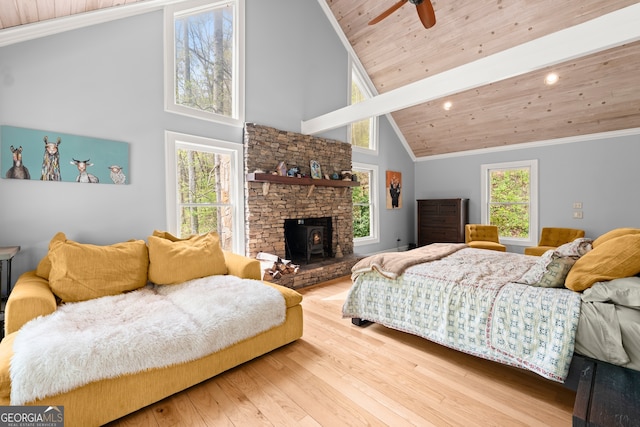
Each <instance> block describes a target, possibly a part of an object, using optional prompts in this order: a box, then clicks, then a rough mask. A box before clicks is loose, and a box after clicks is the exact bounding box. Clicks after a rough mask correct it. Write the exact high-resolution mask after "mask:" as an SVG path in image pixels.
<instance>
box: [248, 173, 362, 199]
mask: <svg viewBox="0 0 640 427" xmlns="http://www.w3.org/2000/svg"><path fill="white" fill-rule="evenodd" d="M247 181H249V182H262V183H263V187H262V193H263V194H264V195H265V196H266V195H267V194H268V193H269V184H287V185H310V186H311V188H309V193H308V194H307V197H309V196H310V195H311V193H312V192H313V189H314V188H315V187H316V186H321V187H342V188H344V190H345V191H346V190H347V188H348V187H358V186H360V183H359V182H357V181H342V180H337V179H313V178H297V177H293V176H281V175H273V174H269V173H249V174H247Z"/></svg>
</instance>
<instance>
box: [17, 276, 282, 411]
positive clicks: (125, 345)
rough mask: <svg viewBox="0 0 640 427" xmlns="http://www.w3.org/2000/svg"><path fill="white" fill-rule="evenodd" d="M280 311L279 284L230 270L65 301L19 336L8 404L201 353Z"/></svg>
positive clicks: (278, 317)
mask: <svg viewBox="0 0 640 427" xmlns="http://www.w3.org/2000/svg"><path fill="white" fill-rule="evenodd" d="M285 312H286V305H285V301H284V297H283V296H282V294H281V293H280V292H278V290H276V289H274V288H272V287H270V286H266V285H265V284H263V283H261V282H259V281H257V280H249V279H240V278H238V277H235V276H210V277H204V278H202V279H195V280H191V281H188V282H185V283H183V284H181V285H172V286H152V285H150V286H147V287H145V288H142V289H139V290H137V291H134V292H129V293H125V294H122V295H116V296H108V297H103V298H97V299H93V300H89V301H83V302H78V303H69V304H64V305H62V306H61V307H59V308H58V310H57V311H55V312H54V313H52V314H50V315H48V316H41V317H38V318H36V319H33V320H32V321H30V322H29V323H27V324H25V325H24V326H23V327H22V329H20V332H19V333H18V335H17V336H16V339H15V342H14V345H13V351H14V355H13V358H12V359H11V367H10V376H11V404H12V405H22V404H24V403H27V402H31V401H33V400H35V399H38V398H44V397H46V396H51V395H55V394H58V393H62V392H65V391H69V390H72V389H74V388H76V387H79V386H82V385H84V384H88V383H90V382H93V381H97V380H101V379H105V378H114V377H117V376H120V375H124V374H129V373H135V372H139V371H142V370H146V369H151V368H160V367H165V366H169V365H173V364H177V363H182V362H187V361H190V360H195V359H198V358H201V357H204V356H206V355H208V354H211V353H214V352H216V351H218V350H221V349H224V348H226V347H228V346H230V345H232V344H234V343H237V342H239V341H242V340H243V339H246V338H250V337H252V336H255V335H257V334H259V333H260V332H263V331H266V330H268V329H270V328H272V327H274V326H277V325H280V324H282V323H283V322H284V320H285V316H286V313H285Z"/></svg>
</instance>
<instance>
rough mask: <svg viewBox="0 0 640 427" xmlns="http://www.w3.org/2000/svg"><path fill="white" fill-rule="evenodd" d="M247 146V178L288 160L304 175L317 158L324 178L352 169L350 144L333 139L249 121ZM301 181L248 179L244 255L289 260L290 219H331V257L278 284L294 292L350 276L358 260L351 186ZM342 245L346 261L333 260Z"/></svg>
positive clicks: (306, 267)
mask: <svg viewBox="0 0 640 427" xmlns="http://www.w3.org/2000/svg"><path fill="white" fill-rule="evenodd" d="M244 148H245V150H244V152H245V154H244V155H245V173H246V174H249V173H253V172H256V171H264V172H267V173H271V172H272V171H275V170H276V168H277V166H278V164H279V163H280V162H284V163H286V166H287V168H292V167H298V168H299V169H300V172H301V173H302V174H305V175H310V172H311V169H310V162H311V161H312V160H315V161H317V162H318V163H320V168H321V173H322V175H323V176H324V175H325V174H328V175H332V174H333V173H334V172H335V173H338V174H339V173H340V172H341V171H345V170H351V145H350V144H347V143H344V142H340V141H336V140H332V139H327V138H320V137H315V136H311V135H302V134H299V133H295V132H287V131H281V130H278V129H274V128H271V127H266V126H260V125H256V124H252V123H247V124H246V125H245V129H244ZM297 179H298V178H295V177H292V178H288V179H286V180H284V181H285V182H276V183H270V184H269V185H268V187H265V186H264V185H263V184H262V183H261V182H251V181H248V180H246V181H245V200H246V203H245V232H246V236H247V246H246V250H245V252H246V254H247V255H248V256H250V257H255V256H256V255H257V254H258V253H259V252H267V253H271V254H275V255H277V256H279V257H281V258H284V259H286V250H285V239H284V235H285V233H284V224H285V220H286V219H303V218H320V217H330V218H331V219H332V227H331V229H332V230H331V233H332V235H331V239H330V241H331V244H332V248H331V251H330V255H331V256H330V257H328V258H326V259H322V260H320V261H316V262H313V263H309V264H308V265H305V264H304V263H301V268H300V270H299V271H298V273H297V274H289V275H283V276H282V277H281V278H279V279H277V280H273V281H274V282H275V283H279V284H283V285H285V286H288V287H291V288H301V287H304V286H308V285H312V284H315V283H319V282H321V281H326V280H331V279H334V278H336V277H341V276H345V275H348V274H350V272H351V267H352V266H353V265H354V264H355V263H356V262H357V261H358V258H357V257H356V256H353V210H352V209H353V208H352V202H351V188H350V187H331V186H322V185H316V186H314V187H313V188H311V187H310V186H308V185H300V184H298V183H296V180H297ZM298 182H300V181H298ZM337 245H340V252H342V254H343V255H344V256H343V257H342V258H335V257H333V256H334V254H336V249H337Z"/></svg>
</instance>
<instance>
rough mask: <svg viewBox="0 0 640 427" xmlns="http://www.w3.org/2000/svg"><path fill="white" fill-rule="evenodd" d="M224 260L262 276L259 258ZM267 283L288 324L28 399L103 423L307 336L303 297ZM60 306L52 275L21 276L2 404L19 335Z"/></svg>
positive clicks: (1, 369)
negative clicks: (175, 360)
mask: <svg viewBox="0 0 640 427" xmlns="http://www.w3.org/2000/svg"><path fill="white" fill-rule="evenodd" d="M224 261H225V264H226V267H227V274H231V275H234V276H238V277H241V278H248V279H258V280H259V279H261V272H260V263H259V262H258V261H257V260H253V259H251V258H247V257H244V256H241V255H237V254H233V253H230V252H224ZM264 283H265V286H271V287H274V288H276V289H278V290H279V291H280V292H281V293H282V295H283V296H284V298H285V301H286V307H287V309H286V320H285V322H284V323H283V324H281V325H279V326H276V327H273V328H271V329H269V330H267V331H265V332H262V333H260V334H258V335H256V336H254V337H253V338H249V339H246V340H244V341H241V342H239V343H236V344H234V345H232V346H230V347H227V348H225V349H223V350H220V351H218V352H215V353H212V354H210V355H208V356H205V357H203V358H200V359H197V360H193V361H191V362H186V363H181V364H177V365H172V366H169V367H166V368H160V369H151V370H146V371H143V372H138V373H135V374H130V375H123V376H121V377H117V378H111V379H104V380H100V381H96V382H92V383H89V384H87V385H85V386H82V387H79V388H76V389H73V390H70V391H68V392H65V393H61V394H58V395H55V396H51V397H47V398H44V399H41V400H37V401H33V402H30V403H29V404H30V405H46V406H64V416H65V425H66V426H67V427H72V426H81V427H88V426H99V425H103V424H105V423H108V422H110V421H112V420H115V419H117V418H120V417H122V416H124V415H126V414H129V413H131V412H134V411H136V410H138V409H140V408H143V407H145V406H147V405H150V404H152V403H155V402H157V401H159V400H162V399H164V398H165V397H168V396H170V395H172V394H174V393H177V392H179V391H181V390H184V389H186V388H189V387H191V386H192V385H195V384H197V383H200V382H202V381H205V380H207V379H209V378H211V377H213V376H215V375H217V374H219V373H221V372H224V371H226V370H228V369H230V368H233V367H235V366H237V365H240V364H242V363H244V362H247V361H249V360H251V359H253V358H256V357H258V356H261V355H263V354H265V353H268V352H269V351H271V350H274V349H276V348H278V347H281V346H283V345H285V344H288V343H290V342H292V341H295V340H296V339H298V338H300V337H301V336H302V326H303V323H302V306H301V305H300V303H301V301H302V296H301V295H300V294H299V293H297V292H296V291H294V290H292V289H289V288H284V287H281V286H278V285H275V284H271V283H267V282H264ZM56 307H57V305H56V298H55V296H54V294H53V292H52V290H51V288H50V287H49V282H48V280H46V279H44V278H42V277H40V276H38V275H37V274H36V271H30V272H26V273H24V274H22V275H21V276H20V277H19V278H18V280H17V282H16V284H15V287H14V289H13V291H12V292H11V295H10V297H9V299H8V301H7V305H6V311H5V338H4V339H3V340H2V342H1V343H0V405H9V404H10V393H11V380H10V374H9V365H10V361H11V357H12V355H13V351H12V346H13V342H14V340H15V337H16V335H17V334H19V330H20V328H21V327H22V325H24V324H25V323H26V322H28V321H29V320H31V319H34V318H36V317H38V316H42V315H47V314H50V313H52V312H54V311H55V310H56Z"/></svg>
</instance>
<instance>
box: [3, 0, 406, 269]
mask: <svg viewBox="0 0 640 427" xmlns="http://www.w3.org/2000/svg"><path fill="white" fill-rule="evenodd" d="M292 17H300V18H299V19H293V18H292ZM246 22H247V30H246V58H245V60H246V120H247V121H249V122H255V123H258V124H262V125H267V126H273V127H276V128H280V129H283V130H291V131H296V132H297V131H299V130H300V122H301V121H302V120H304V119H308V118H311V117H315V116H317V115H320V114H323V113H326V112H328V111H331V110H334V109H336V108H338V107H342V106H344V105H346V102H347V93H348V92H347V78H348V68H347V67H348V66H347V63H348V61H347V53H346V51H345V49H344V47H343V46H342V45H341V43H340V41H339V39H338V37H337V36H336V35H335V33H334V31H333V29H332V27H331V25H330V24H329V22H328V20H327V19H326V18H324V15H323V13H322V11H321V9H320V6H319V5H318V3H317V2H315V1H304V2H301V1H297V0H270V1H268V2H265V1H262V0H247V1H246ZM162 39H163V15H162V12H153V13H148V14H144V15H140V16H135V17H132V18H127V19H121V20H118V21H113V22H109V23H105V24H100V25H95V26H92V27H89V28H83V29H79V30H74V31H68V32H65V33H61V34H58V35H55V36H50V37H46V38H41V39H36V40H31V41H27V42H22V43H18V44H15V45H11V46H7V47H2V48H0V124H3V125H10V126H19V127H26V128H33V129H43V130H51V131H57V132H60V133H67V134H74V135H85V136H91V137H96V138H104V139H111V140H117V141H124V142H127V143H129V144H130V168H131V171H130V174H129V178H130V182H131V184H130V185H127V186H115V185H97V186H86V185H79V184H75V183H65V182H47V183H43V182H38V181H18V180H5V179H0V198H1V200H2V202H1V204H0V245H2V246H9V245H20V246H21V247H22V250H21V252H20V253H19V254H18V255H17V256H16V258H15V259H14V263H13V269H14V274H13V279H14V281H15V279H16V278H17V276H18V275H19V274H21V273H22V272H24V271H26V270H30V269H33V268H35V266H36V265H37V262H38V261H39V260H40V258H41V257H42V256H43V255H44V254H45V253H46V249H47V245H48V243H49V240H50V239H51V237H52V236H53V235H54V234H55V233H56V232H58V231H63V232H65V233H66V234H67V237H68V238H70V239H73V240H77V241H81V242H86V243H94V244H111V243H115V242H118V241H122V240H126V239H131V238H137V239H145V238H146V237H147V236H148V235H149V234H151V232H152V231H153V230H154V229H164V228H166V223H165V222H166V220H165V217H166V215H165V183H164V181H165V175H164V168H165V164H164V162H165V156H164V131H165V130H171V131H175V132H183V133H190V134H194V135H200V136H205V137H212V138H217V139H222V140H227V141H232V142H236V143H238V144H241V143H242V129H240V128H234V127H229V126H224V125H220V124H216V123H212V122H207V121H201V120H197V119H191V118H188V117H184V116H180V115H174V114H169V113H166V112H165V111H164V102H163V46H162ZM380 133H381V148H380V155H379V156H365V157H367V159H366V160H365V159H360V158H354V160H356V161H363V162H364V161H366V162H368V163H374V164H377V165H379V168H380V173H381V175H383V174H384V171H385V170H387V169H391V170H402V171H403V172H404V174H403V181H404V183H405V188H404V189H405V198H404V201H405V207H404V208H403V209H402V210H401V211H393V212H392V211H389V212H387V211H386V209H384V206H383V207H382V211H381V217H382V224H383V227H382V230H383V232H382V241H381V243H380V244H379V245H370V246H369V247H365V248H362V249H363V250H364V251H366V252H374V251H379V250H384V249H388V248H395V247H396V240H395V239H396V236H399V237H401V238H402V242H403V243H406V242H407V241H408V240H410V239H411V236H412V234H413V221H414V215H413V210H414V208H413V206H412V199H413V188H412V183H413V181H414V177H413V164H412V163H411V161H410V158H409V156H408V155H407V153H406V151H405V150H404V148H402V147H401V145H400V144H399V142H398V139H397V137H396V136H395V134H394V133H393V131H392V130H391V128H390V126H389V125H388V124H387V123H386V121H385V120H382V121H381V131H380ZM322 136H326V137H329V138H335V139H339V140H345V138H346V130H345V129H344V128H342V129H337V130H335V131H331V132H328V133H327V134H324V135H322ZM63 144H64V143H63ZM63 148H64V147H63V146H62V147H61V150H62V149H63ZM43 149H44V148H43ZM0 155H7V153H0ZM9 155H10V153H9ZM369 157H370V158H369ZM274 161H275V160H274ZM274 166H275V164H274ZM381 183H382V184H383V183H384V181H381ZM380 193H381V194H380V197H381V200H384V199H383V198H382V197H383V195H384V189H381V191H380Z"/></svg>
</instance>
